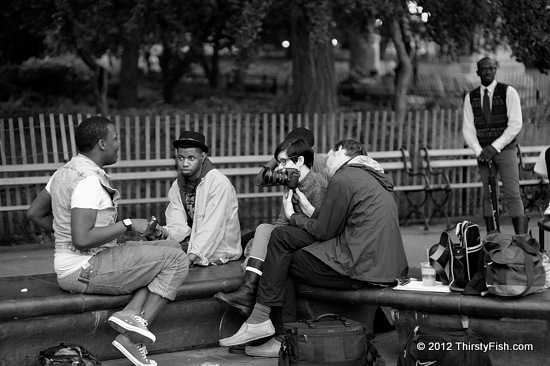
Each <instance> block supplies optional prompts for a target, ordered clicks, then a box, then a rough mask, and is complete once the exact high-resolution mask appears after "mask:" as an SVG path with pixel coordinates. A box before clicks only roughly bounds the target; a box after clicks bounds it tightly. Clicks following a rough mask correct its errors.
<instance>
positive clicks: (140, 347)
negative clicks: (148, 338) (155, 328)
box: [136, 344, 149, 363]
mask: <svg viewBox="0 0 550 366" xmlns="http://www.w3.org/2000/svg"><path fill="white" fill-rule="evenodd" d="M136 348H137V350H138V351H139V354H140V355H141V358H143V359H144V360H145V361H146V362H147V363H149V360H148V359H147V353H148V352H147V348H146V347H145V345H144V344H136Z"/></svg>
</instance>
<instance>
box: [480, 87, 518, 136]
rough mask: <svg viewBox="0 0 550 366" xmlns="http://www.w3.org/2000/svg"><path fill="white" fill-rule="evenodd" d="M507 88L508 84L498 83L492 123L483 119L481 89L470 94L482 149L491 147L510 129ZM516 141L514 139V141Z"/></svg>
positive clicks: (494, 94) (494, 98)
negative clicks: (507, 128)
mask: <svg viewBox="0 0 550 366" xmlns="http://www.w3.org/2000/svg"><path fill="white" fill-rule="evenodd" d="M507 88H508V85H507V84H503V83H497V85H496V87H495V91H494V92H493V100H492V103H491V104H492V106H491V119H490V121H485V118H484V117H483V110H482V108H481V98H482V95H481V92H480V89H481V87H478V88H476V89H474V90H473V91H471V92H470V103H471V104H472V110H473V112H474V126H475V128H476V132H477V139H478V140H479V144H480V145H481V147H485V146H488V145H491V143H492V142H493V141H495V140H496V139H497V138H499V137H500V136H501V135H502V133H503V132H504V130H505V129H506V127H508V116H507V114H506V112H507V109H506V89H507ZM515 140H516V139H515V138H514V141H515ZM514 141H512V142H514Z"/></svg>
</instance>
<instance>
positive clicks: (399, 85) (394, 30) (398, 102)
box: [390, 19, 413, 124]
mask: <svg viewBox="0 0 550 366" xmlns="http://www.w3.org/2000/svg"><path fill="white" fill-rule="evenodd" d="M390 32H391V38H392V41H393V43H394V45H395V50H396V51H397V58H398V65H397V70H396V74H395V97H394V110H395V121H396V123H398V124H399V123H401V122H402V121H403V122H404V121H405V117H406V114H407V91H408V89H409V85H410V83H411V78H412V72H413V68H412V62H411V57H410V55H409V53H408V52H407V47H406V45H405V42H404V40H403V33H402V31H401V24H400V22H399V20H398V19H394V20H392V22H391V24H390Z"/></svg>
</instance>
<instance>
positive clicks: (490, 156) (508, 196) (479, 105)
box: [462, 57, 529, 234]
mask: <svg viewBox="0 0 550 366" xmlns="http://www.w3.org/2000/svg"><path fill="white" fill-rule="evenodd" d="M496 72H497V63H496V61H495V60H494V59H492V58H490V57H484V58H482V59H481V60H479V61H478V63H477V75H478V76H479V78H480V81H481V86H479V87H477V88H476V89H474V90H473V91H471V92H470V93H468V94H467V95H466V97H465V98H464V120H463V128H462V132H463V135H464V140H465V141H466V144H468V146H469V147H470V148H472V150H473V151H474V154H475V155H476V157H477V159H478V166H479V173H480V175H481V181H482V183H483V217H484V219H485V223H486V225H487V232H491V231H493V230H495V229H496V227H495V225H494V222H493V219H492V208H491V197H490V194H489V166H491V169H493V173H494V174H495V175H496V173H497V172H499V173H500V178H501V179H502V189H503V193H504V201H505V203H506V207H507V208H508V212H509V215H510V217H511V218H512V224H513V226H514V231H515V232H516V234H521V233H526V232H527V226H528V224H529V218H528V217H525V213H524V208H523V201H522V200H521V192H520V186H519V167H518V164H519V158H518V156H517V149H516V137H517V135H518V134H519V133H520V131H521V128H522V125H523V122H522V115H521V103H520V99H519V95H518V92H517V91H516V89H514V88H513V87H512V86H510V85H507V84H503V83H499V82H497V81H496V80H495V76H496ZM489 162H490V163H491V164H490V165H489Z"/></svg>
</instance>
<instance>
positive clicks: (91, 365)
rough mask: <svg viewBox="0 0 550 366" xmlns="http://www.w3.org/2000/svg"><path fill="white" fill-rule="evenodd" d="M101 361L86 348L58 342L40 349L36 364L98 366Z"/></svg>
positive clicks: (41, 365) (37, 365)
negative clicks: (56, 344) (53, 345)
mask: <svg viewBox="0 0 550 366" xmlns="http://www.w3.org/2000/svg"><path fill="white" fill-rule="evenodd" d="M100 365H101V362H100V361H99V360H98V359H97V358H96V357H95V356H94V355H92V354H91V353H90V352H89V351H88V350H87V349H86V348H84V347H82V346H80V345H77V344H70V343H67V344H66V343H60V344H59V346H55V347H50V348H48V349H46V350H44V351H40V355H39V356H38V357H37V358H36V366H100Z"/></svg>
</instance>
